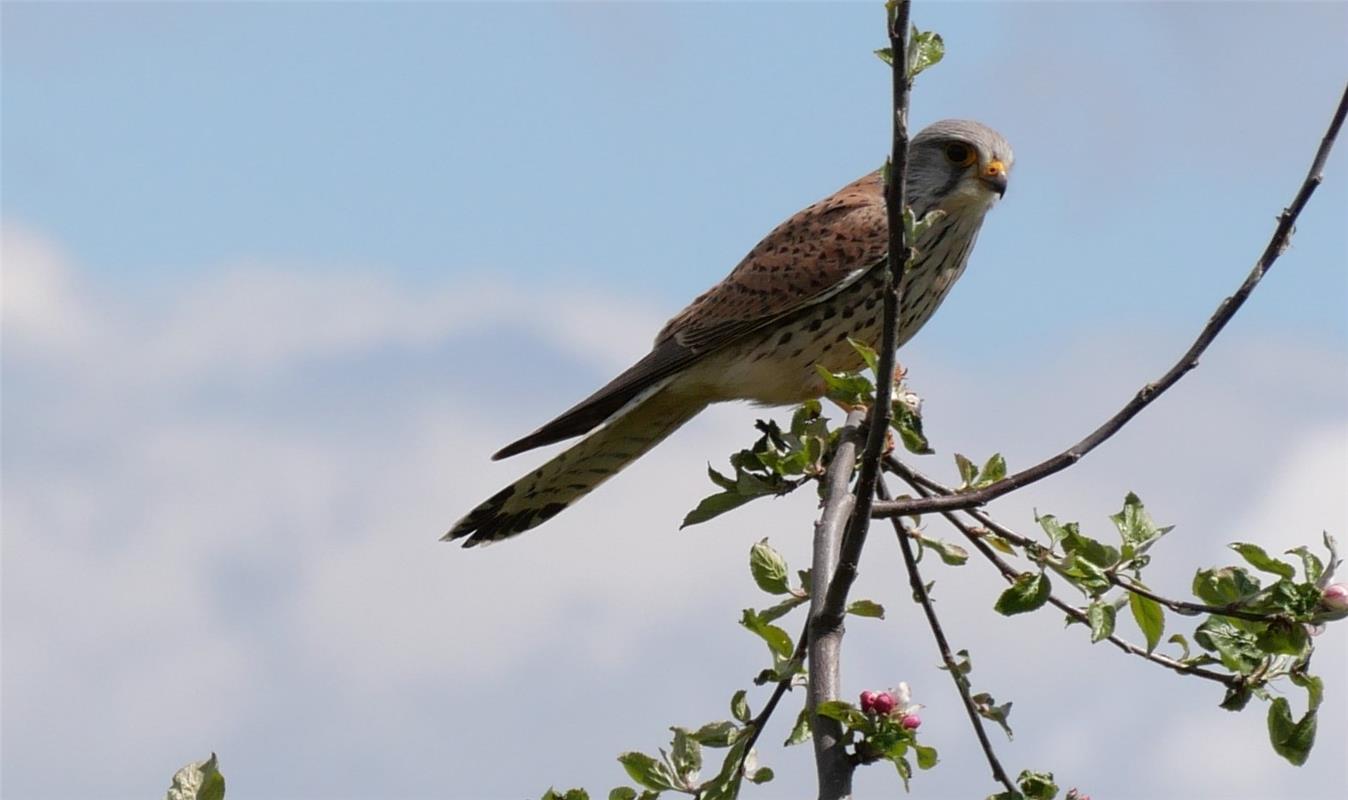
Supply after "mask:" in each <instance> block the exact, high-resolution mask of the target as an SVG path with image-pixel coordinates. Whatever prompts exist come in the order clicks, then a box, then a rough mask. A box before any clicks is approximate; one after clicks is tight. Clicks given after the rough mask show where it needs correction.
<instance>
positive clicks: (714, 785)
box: [698, 737, 752, 800]
mask: <svg viewBox="0 0 1348 800" xmlns="http://www.w3.org/2000/svg"><path fill="white" fill-rule="evenodd" d="M748 745H749V739H748V737H741V738H740V739H739V740H737V741H736V742H735V743H734V744H733V745H731V746H730V749H729V750H727V751H726V754H725V760H723V761H722V762H721V771H720V772H719V773H717V775H716V777H714V778H712V779H711V780H709V781H707V782H706V783H704V784H703V785H702V786H701V788H700V792H701V793H700V794H699V795H698V798H699V800H733V798H736V797H738V796H739V792H740V783H741V782H742V780H743V778H744V772H743V771H742V770H741V769H740V761H741V760H744V762H745V766H748V761H749V759H748V758H745V748H746V747H748ZM751 755H752V754H751Z"/></svg>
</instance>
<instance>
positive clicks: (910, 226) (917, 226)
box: [903, 207, 945, 266]
mask: <svg viewBox="0 0 1348 800" xmlns="http://www.w3.org/2000/svg"><path fill="white" fill-rule="evenodd" d="M943 219H945V212H944V211H942V210H941V209H939V208H937V209H932V210H931V211H928V212H927V213H926V214H924V215H923V216H922V219H918V218H917V217H916V216H915V215H914V214H913V209H912V208H911V207H909V208H905V209H904V210H903V230H904V233H905V234H907V238H908V243H909V244H910V245H911V244H912V243H913V242H916V241H917V240H918V239H920V238H922V235H923V234H925V233H926V232H927V231H928V230H930V229H931V227H932V226H933V225H935V224H936V223H938V222H940V221H941V220H943ZM912 263H913V260H912V259H911V258H910V259H909V260H908V264H909V265H910V266H911V265H912Z"/></svg>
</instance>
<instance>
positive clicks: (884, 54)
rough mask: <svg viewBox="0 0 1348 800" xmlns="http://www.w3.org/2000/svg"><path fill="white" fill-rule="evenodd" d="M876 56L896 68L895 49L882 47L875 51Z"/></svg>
mask: <svg viewBox="0 0 1348 800" xmlns="http://www.w3.org/2000/svg"><path fill="white" fill-rule="evenodd" d="M875 56H876V58H879V59H880V60H881V61H883V62H885V63H886V64H888V65H890V66H891V67H892V66H894V48H892V47H882V48H880V49H879V50H876V51H875Z"/></svg>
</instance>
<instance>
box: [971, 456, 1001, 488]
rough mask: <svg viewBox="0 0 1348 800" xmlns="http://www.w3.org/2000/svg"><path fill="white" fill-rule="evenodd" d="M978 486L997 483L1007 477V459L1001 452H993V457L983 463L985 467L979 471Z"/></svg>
mask: <svg viewBox="0 0 1348 800" xmlns="http://www.w3.org/2000/svg"><path fill="white" fill-rule="evenodd" d="M978 473H979V474H978V483H977V484H976V485H977V486H978V488H980V489H981V488H983V487H984V486H988V485H990V484H993V483H996V482H997V481H999V480H1001V479H1002V478H1005V477H1006V459H1005V458H1002V454H1001V453H993V454H992V457H991V458H989V459H988V460H987V462H986V463H985V464H983V469H981V470H979V471H978Z"/></svg>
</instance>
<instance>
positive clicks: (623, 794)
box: [609, 691, 773, 800]
mask: <svg viewBox="0 0 1348 800" xmlns="http://www.w3.org/2000/svg"><path fill="white" fill-rule="evenodd" d="M730 711H731V716H732V717H734V720H733V721H732V720H724V721H721V722H709V723H707V724H706V725H703V726H702V727H700V728H698V729H697V730H692V731H690V730H688V729H687V728H680V727H673V728H670V730H671V731H673V732H674V737H673V739H672V740H671V741H670V746H669V749H668V750H665V749H663V748H661V750H660V757H659V758H656V757H654V756H650V755H647V754H645V753H638V752H627V753H623V754H622V755H620V756H618V762H619V763H621V764H622V765H623V769H625V770H626V771H627V775H628V777H630V778H631V779H632V780H633V781H634V782H635V783H636V784H637V785H638V786H640V787H641V789H642V791H641V792H640V794H638V792H637V790H636V789H633V788H631V787H626V786H622V787H619V788H617V789H614V790H613V791H611V792H609V800H635V799H636V798H638V797H639V798H640V800H654V799H655V798H657V797H659V796H660V794H661V793H662V792H665V791H674V792H679V793H682V794H688V795H692V796H693V797H695V798H697V799H698V800H730V798H735V797H738V796H739V791H740V787H741V785H742V784H743V782H744V780H745V779H746V778H747V779H748V780H749V781H750V782H751V783H766V782H768V781H770V780H772V778H773V774H772V770H771V769H768V768H767V767H760V766H758V762H757V759H756V758H755V756H754V753H753V751H752V750H751V749H750V733H751V732H752V731H753V726H752V724H751V723H750V720H751V717H750V714H749V704H748V701H747V700H746V698H745V692H743V691H739V692H736V693H735V696H734V697H733V698H731V701H730ZM703 747H710V748H718V749H720V748H724V749H725V751H726V754H725V756H724V757H723V758H722V759H721V768H720V769H719V770H717V772H716V774H715V775H713V776H712V777H711V778H709V779H707V780H705V781H704V780H702V779H701V773H702V766H703V759H702V748H703Z"/></svg>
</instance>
